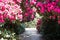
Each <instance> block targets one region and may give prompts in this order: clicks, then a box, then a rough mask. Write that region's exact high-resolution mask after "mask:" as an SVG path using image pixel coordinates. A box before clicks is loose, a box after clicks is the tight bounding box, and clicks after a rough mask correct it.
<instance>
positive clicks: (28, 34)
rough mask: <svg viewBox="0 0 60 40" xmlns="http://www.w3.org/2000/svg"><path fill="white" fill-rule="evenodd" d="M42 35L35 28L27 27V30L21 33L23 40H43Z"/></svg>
mask: <svg viewBox="0 0 60 40" xmlns="http://www.w3.org/2000/svg"><path fill="white" fill-rule="evenodd" d="M41 36H42V35H40V34H39V33H38V32H37V30H36V29H35V28H26V31H25V32H24V33H23V34H21V35H20V37H21V40H42V38H41Z"/></svg>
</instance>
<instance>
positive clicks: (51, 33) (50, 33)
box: [41, 19, 60, 40]
mask: <svg viewBox="0 0 60 40" xmlns="http://www.w3.org/2000/svg"><path fill="white" fill-rule="evenodd" d="M41 33H42V34H43V36H44V37H46V40H47V39H49V40H57V38H59V37H60V25H59V24H58V22H57V19H48V21H47V20H44V19H42V26H41ZM59 39H60V38H59Z"/></svg>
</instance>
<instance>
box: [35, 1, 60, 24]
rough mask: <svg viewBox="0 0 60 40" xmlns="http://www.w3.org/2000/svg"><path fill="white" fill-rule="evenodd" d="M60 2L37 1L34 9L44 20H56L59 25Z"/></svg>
mask: <svg viewBox="0 0 60 40" xmlns="http://www.w3.org/2000/svg"><path fill="white" fill-rule="evenodd" d="M59 4H60V0H44V1H43V2H42V1H40V2H39V1H37V3H36V8H38V9H37V12H38V13H41V14H42V15H43V17H44V18H45V19H47V20H48V19H53V20H56V19H57V22H58V24H60V5H59Z"/></svg>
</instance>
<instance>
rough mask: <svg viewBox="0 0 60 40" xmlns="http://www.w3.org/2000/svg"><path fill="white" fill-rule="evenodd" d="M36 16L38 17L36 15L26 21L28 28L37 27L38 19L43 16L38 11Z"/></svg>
mask: <svg viewBox="0 0 60 40" xmlns="http://www.w3.org/2000/svg"><path fill="white" fill-rule="evenodd" d="M35 16H36V17H35V19H34V20H33V21H30V22H25V25H26V28H35V27H36V24H37V20H38V19H39V18H41V16H40V15H39V14H38V13H36V15H35Z"/></svg>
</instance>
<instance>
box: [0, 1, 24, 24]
mask: <svg viewBox="0 0 60 40" xmlns="http://www.w3.org/2000/svg"><path fill="white" fill-rule="evenodd" d="M16 2H19V3H20V1H19V0H16ZM16 2H15V1H14V0H0V23H4V22H5V19H6V18H7V19H9V20H10V21H14V20H20V21H22V18H23V16H22V10H21V8H20V6H19V5H17V3H16Z"/></svg>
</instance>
